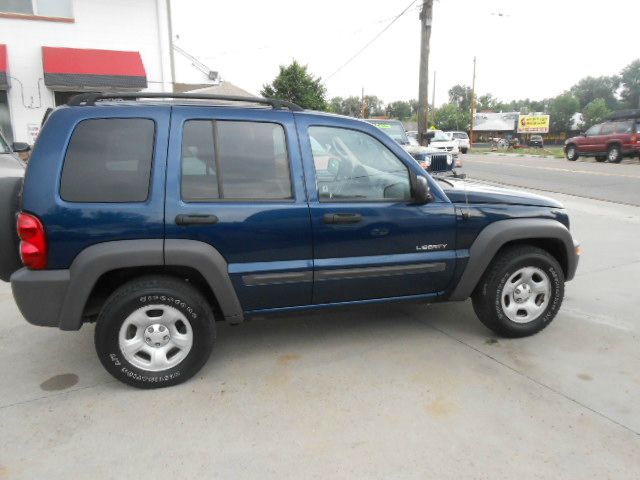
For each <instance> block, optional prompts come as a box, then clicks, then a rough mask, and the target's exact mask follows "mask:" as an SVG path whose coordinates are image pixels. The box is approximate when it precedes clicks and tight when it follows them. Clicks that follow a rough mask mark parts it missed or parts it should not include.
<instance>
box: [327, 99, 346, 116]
mask: <svg viewBox="0 0 640 480" xmlns="http://www.w3.org/2000/svg"><path fill="white" fill-rule="evenodd" d="M343 104H344V98H342V97H333V98H332V99H331V100H329V107H328V110H329V111H330V112H333V113H338V114H342V108H343Z"/></svg>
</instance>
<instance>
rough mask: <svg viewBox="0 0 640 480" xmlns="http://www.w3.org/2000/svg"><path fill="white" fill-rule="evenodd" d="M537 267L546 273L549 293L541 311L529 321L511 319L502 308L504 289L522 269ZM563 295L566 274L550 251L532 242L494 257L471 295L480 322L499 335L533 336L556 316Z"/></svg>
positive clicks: (514, 336) (503, 251)
mask: <svg viewBox="0 0 640 480" xmlns="http://www.w3.org/2000/svg"><path fill="white" fill-rule="evenodd" d="M525 267H535V268H537V269H539V270H541V271H543V272H544V273H545V274H546V275H547V279H548V281H549V285H550V294H549V299H548V301H547V305H546V307H545V308H544V310H542V312H541V313H540V314H539V315H538V316H537V317H535V318H534V319H532V320H531V321H529V322H527V323H518V322H514V321H512V320H511V319H510V318H509V317H508V316H507V314H506V313H505V311H504V310H503V306H502V303H503V299H502V296H503V290H504V288H505V284H506V282H507V281H508V280H509V278H510V277H511V276H512V275H513V274H514V273H516V272H518V270H519V269H521V268H525ZM563 298H564V273H563V271H562V268H561V267H560V265H559V264H558V262H557V261H556V259H555V258H554V257H553V256H551V255H550V254H549V253H548V252H547V251H545V250H542V249H541V248H538V247H534V246H531V245H516V246H513V247H508V248H506V249H504V250H502V251H501V252H499V253H498V255H497V256H496V257H495V258H494V259H493V261H492V262H491V264H490V265H489V267H488V268H487V271H486V272H485V274H484V276H483V277H482V279H481V280H480V283H479V284H478V286H477V287H476V289H475V291H474V292H473V295H472V302H473V309H474V311H475V313H476V315H477V316H478V318H479V319H480V321H481V322H482V323H483V324H484V325H485V326H486V327H487V328H489V329H491V330H493V331H494V332H495V333H497V334H498V335H501V336H504V337H509V338H518V337H527V336H529V335H533V334H535V333H537V332H539V331H540V330H542V329H543V328H545V327H546V326H547V325H549V323H551V321H552V320H553V319H554V318H555V316H556V314H557V313H558V310H560V306H561V305H562V300H563Z"/></svg>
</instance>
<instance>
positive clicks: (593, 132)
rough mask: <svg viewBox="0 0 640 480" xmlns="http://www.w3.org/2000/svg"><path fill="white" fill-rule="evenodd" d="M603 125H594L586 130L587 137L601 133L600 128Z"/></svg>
mask: <svg viewBox="0 0 640 480" xmlns="http://www.w3.org/2000/svg"><path fill="white" fill-rule="evenodd" d="M601 127H602V125H594V126H593V127H591V128H590V129H589V130H587V131H586V133H585V135H586V136H587V137H593V136H594V135H600V128H601Z"/></svg>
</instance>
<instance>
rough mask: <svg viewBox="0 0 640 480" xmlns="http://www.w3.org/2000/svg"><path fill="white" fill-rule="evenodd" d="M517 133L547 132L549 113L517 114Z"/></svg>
mask: <svg viewBox="0 0 640 480" xmlns="http://www.w3.org/2000/svg"><path fill="white" fill-rule="evenodd" d="M518 133H549V115H519V116H518Z"/></svg>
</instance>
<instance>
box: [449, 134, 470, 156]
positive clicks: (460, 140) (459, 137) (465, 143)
mask: <svg viewBox="0 0 640 480" xmlns="http://www.w3.org/2000/svg"><path fill="white" fill-rule="evenodd" d="M444 133H446V134H447V136H448V137H449V138H450V139H451V140H453V141H454V142H456V143H457V144H458V149H459V150H460V151H461V152H462V153H467V152H468V151H469V149H470V148H471V144H470V142H469V135H467V132H444Z"/></svg>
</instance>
